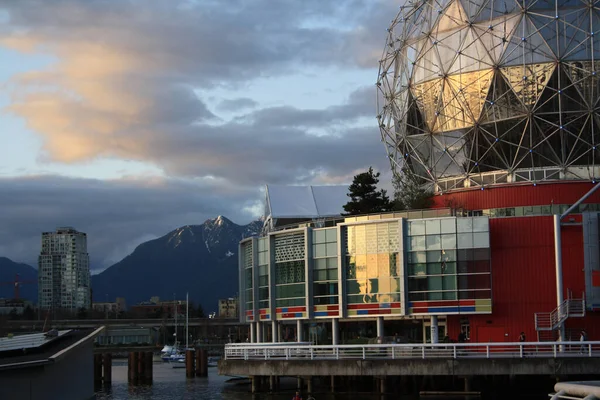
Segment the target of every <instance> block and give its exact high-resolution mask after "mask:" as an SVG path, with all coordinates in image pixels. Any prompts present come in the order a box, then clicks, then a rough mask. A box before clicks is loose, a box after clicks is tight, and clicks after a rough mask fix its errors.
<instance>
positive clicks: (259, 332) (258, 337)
mask: <svg viewBox="0 0 600 400" xmlns="http://www.w3.org/2000/svg"><path fill="white" fill-rule="evenodd" d="M262 338H263V335H262V324H261V323H260V322H258V321H257V322H256V343H262Z"/></svg>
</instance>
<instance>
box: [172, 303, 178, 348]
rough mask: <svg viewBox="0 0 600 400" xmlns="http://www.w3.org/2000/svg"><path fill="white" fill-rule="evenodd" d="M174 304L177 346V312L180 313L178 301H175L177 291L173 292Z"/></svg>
mask: <svg viewBox="0 0 600 400" xmlns="http://www.w3.org/2000/svg"><path fill="white" fill-rule="evenodd" d="M173 306H174V307H175V308H174V309H175V347H177V314H178V311H179V310H178V307H177V301H175V293H173Z"/></svg>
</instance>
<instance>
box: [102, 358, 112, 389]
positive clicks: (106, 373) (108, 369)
mask: <svg viewBox="0 0 600 400" xmlns="http://www.w3.org/2000/svg"><path fill="white" fill-rule="evenodd" d="M102 372H103V374H102V380H103V381H104V383H105V384H110V383H111V382H112V353H104V354H102Z"/></svg>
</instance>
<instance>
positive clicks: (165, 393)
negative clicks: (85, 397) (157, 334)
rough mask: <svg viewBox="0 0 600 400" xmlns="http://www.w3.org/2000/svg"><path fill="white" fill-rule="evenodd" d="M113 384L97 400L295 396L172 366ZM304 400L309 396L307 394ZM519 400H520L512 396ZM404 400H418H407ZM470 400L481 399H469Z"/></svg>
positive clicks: (116, 369) (116, 371)
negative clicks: (134, 381) (138, 382)
mask: <svg viewBox="0 0 600 400" xmlns="http://www.w3.org/2000/svg"><path fill="white" fill-rule="evenodd" d="M112 378H113V382H112V385H111V388H110V389H109V390H106V389H103V390H101V391H99V392H97V393H96V400H121V399H135V400H150V399H152V400H176V399H177V400H189V399H200V400H213V399H214V400H217V399H219V400H220V399H223V400H249V399H252V400H284V399H285V400H290V399H291V398H292V396H293V394H294V389H293V388H294V384H295V380H294V379H291V378H287V379H285V380H282V382H281V386H282V389H281V391H280V393H278V394H273V395H271V394H260V395H254V396H252V394H251V393H249V390H250V386H249V385H248V384H242V383H240V382H239V381H238V382H237V383H236V382H228V380H229V379H230V378H229V377H225V376H219V375H218V374H217V368H209V369H208V377H206V378H190V379H187V378H186V377H185V369H183V368H182V369H173V368H172V367H171V366H170V365H169V364H164V363H155V364H154V383H153V384H152V385H151V386H136V387H134V386H131V387H130V386H129V384H128V383H127V362H126V361H124V362H121V361H119V360H114V364H113V372H112ZM303 397H304V399H305V400H306V398H307V396H306V394H304V396H303ZM313 397H314V398H315V400H375V399H377V400H380V397H379V395H369V394H337V395H332V394H330V393H316V394H314V395H313ZM423 398H427V399H433V400H450V399H452V400H454V399H465V398H464V397H439V396H436V397H423ZM511 398H514V399H516V398H517V397H513V396H511ZM543 398H546V399H547V394H545V393H544V394H540V396H539V397H538V396H536V397H535V399H543ZM391 399H394V400H398V399H400V397H399V396H398V395H388V396H386V397H385V400H391ZM402 399H403V400H413V399H414V398H410V397H403V398H402ZM469 399H478V398H477V397H469ZM530 399H533V398H530Z"/></svg>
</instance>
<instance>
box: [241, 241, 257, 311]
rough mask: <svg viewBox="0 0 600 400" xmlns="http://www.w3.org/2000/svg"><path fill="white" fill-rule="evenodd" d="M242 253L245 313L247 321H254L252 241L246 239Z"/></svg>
mask: <svg viewBox="0 0 600 400" xmlns="http://www.w3.org/2000/svg"><path fill="white" fill-rule="evenodd" d="M241 253H242V268H243V275H244V282H243V286H242V287H243V288H244V302H245V303H244V304H245V306H246V309H245V315H246V321H254V293H253V289H252V285H253V282H254V279H252V264H253V262H252V241H251V240H249V241H246V242H244V243H243V244H242V246H241Z"/></svg>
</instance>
